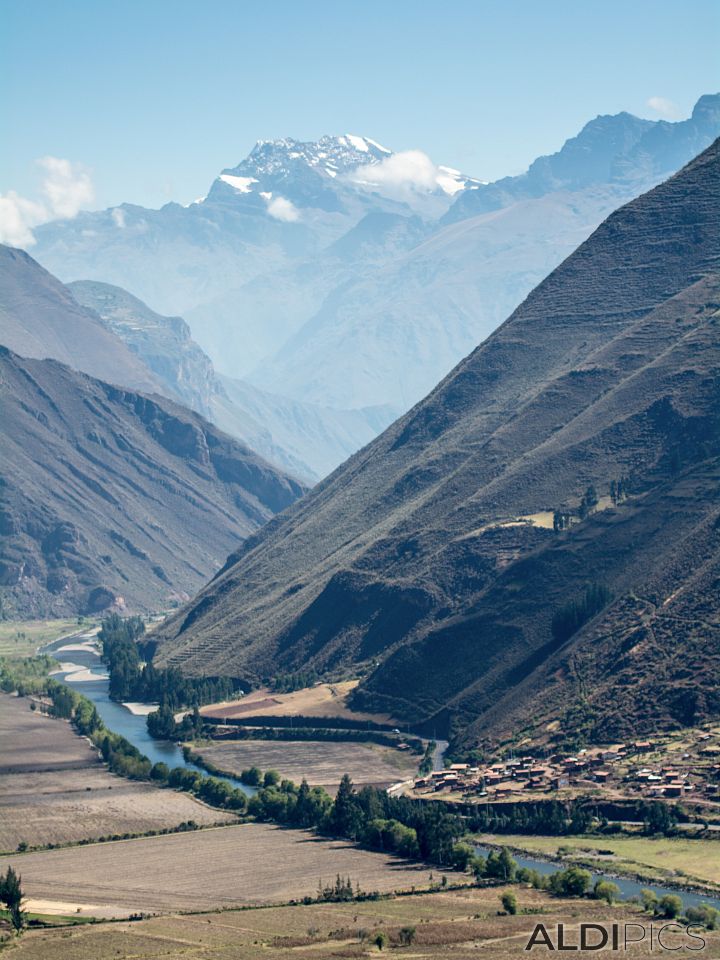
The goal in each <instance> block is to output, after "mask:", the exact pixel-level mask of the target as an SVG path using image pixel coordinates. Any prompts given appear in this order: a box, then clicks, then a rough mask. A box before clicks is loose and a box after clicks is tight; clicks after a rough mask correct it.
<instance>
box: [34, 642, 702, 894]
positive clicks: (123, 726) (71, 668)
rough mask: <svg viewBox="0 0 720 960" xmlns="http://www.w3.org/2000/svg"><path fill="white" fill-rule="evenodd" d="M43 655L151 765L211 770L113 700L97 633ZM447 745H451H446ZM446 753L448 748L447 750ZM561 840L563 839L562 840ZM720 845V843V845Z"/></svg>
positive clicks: (637, 885) (524, 859)
mask: <svg viewBox="0 0 720 960" xmlns="http://www.w3.org/2000/svg"><path fill="white" fill-rule="evenodd" d="M40 652H41V653H47V654H48V655H49V656H51V657H54V658H55V659H56V660H57V661H58V662H59V663H60V664H61V665H62V666H63V667H64V668H65V669H63V670H62V671H61V672H60V673H56V674H54V676H55V678H56V679H58V680H61V681H62V682H63V683H66V684H67V685H68V686H69V687H71V688H74V689H76V690H78V692H80V693H82V694H83V695H84V696H86V697H87V698H88V700H92V702H93V703H94V704H95V706H96V708H97V711H98V713H99V714H100V716H101V717H102V721H103V723H104V724H105V726H106V727H107V728H108V730H112V731H113V732H114V733H119V734H121V735H122V736H123V737H125V739H126V740H128V741H129V742H130V743H132V744H133V746H135V747H137V749H138V750H139V751H140V752H141V753H144V754H145V756H146V757H147V758H148V759H149V760H150V761H151V762H152V763H166V764H167V765H168V766H169V767H170V769H172V768H173V767H185V768H186V769H188V770H194V771H196V772H197V773H200V774H203V775H205V774H206V771H205V770H202V769H201V768H200V767H198V766H197V765H196V764H194V763H191V762H188V761H187V760H186V759H185V757H184V756H183V752H182V750H181V748H180V747H179V746H178V745H177V743H173V742H172V741H169V740H156V739H155V738H154V737H151V736H150V734H149V733H148V729H147V724H146V722H145V716H144V715H139V714H135V713H132V712H131V711H130V710H128V708H127V707H125V706H123V705H122V704H121V703H116V702H115V701H114V700H111V699H110V696H109V693H108V688H109V685H110V681H109V678H108V674H107V671H106V669H105V665H104V664H103V662H102V660H101V659H100V655H99V653H98V651H97V648H96V646H95V636H94V634H92V633H86V634H80V635H76V636H74V637H72V638H69V637H63V638H62V639H60V640H55V641H53V643H50V644H48V645H47V646H45V647H43V648H42V650H41V651H40ZM444 746H447V745H446V744H444ZM443 752H444V751H443ZM220 779H223V780H225V781H226V782H227V783H229V784H231V786H233V787H237V788H238V789H240V790H242V791H243V792H244V793H246V794H248V795H251V794H253V793H254V792H255V791H254V789H253V788H252V787H247V786H245V784H243V783H241V782H240V781H239V780H237V779H235V778H234V777H221V778H220ZM561 839H562V838H558V841H559V842H561ZM718 846H719V847H720V843H718ZM475 849H476V850H477V852H478V853H481V854H482V855H483V856H485V857H486V856H487V855H488V853H489V852H490V850H489V848H487V847H481V846H480V847H476V848H475ZM513 856H514V859H515V860H516V861H517V864H518V866H520V867H527V868H528V869H530V870H537V872H538V873H540V874H549V873H554V872H555V871H556V870H558V869H561V868H562V865H561V864H558V863H555V862H551V861H547V860H539V859H537V858H535V857H532V856H528V855H526V854H513ZM597 880H611V881H612V882H613V883H616V884H617V885H618V887H619V889H620V893H621V894H622V896H623V898H625V899H627V898H629V897H636V896H638V895H639V893H640V891H641V890H642V889H644V888H645V887H650V888H652V889H653V890H654V891H655V893H656V894H657V895H658V896H659V897H662V896H664V895H665V894H667V893H672V894H677V895H678V896H679V897H681V898H682V901H683V903H684V904H685V906H686V907H690V906H697V905H698V904H700V903H708V904H710V905H711V906H713V907H715V908H716V909H718V910H720V899H719V898H717V897H704V896H702V895H700V894H698V893H694V892H690V891H687V890H683V889H681V888H678V887H672V886H667V885H663V886H660V885H658V884H654V883H647V882H640V881H637V880H632V879H629V878H626V877H616V876H613V875H612V874H605V873H596V872H592V882H593V884H594V883H595V882H596V881H597Z"/></svg>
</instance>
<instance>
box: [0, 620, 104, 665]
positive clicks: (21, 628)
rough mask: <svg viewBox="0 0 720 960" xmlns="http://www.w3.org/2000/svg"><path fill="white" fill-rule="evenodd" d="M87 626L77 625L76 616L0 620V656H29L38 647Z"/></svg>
mask: <svg viewBox="0 0 720 960" xmlns="http://www.w3.org/2000/svg"><path fill="white" fill-rule="evenodd" d="M87 628H88V627H87V625H85V626H82V625H78V622H77V619H76V618H73V619H68V620H13V621H6V622H0V657H31V656H32V655H33V654H34V653H35V651H36V650H37V648H38V647H42V646H44V645H45V644H46V643H50V642H51V641H53V640H57V639H58V637H62V636H63V635H65V634H68V635H70V634H73V633H77V631H78V630H81V629H87Z"/></svg>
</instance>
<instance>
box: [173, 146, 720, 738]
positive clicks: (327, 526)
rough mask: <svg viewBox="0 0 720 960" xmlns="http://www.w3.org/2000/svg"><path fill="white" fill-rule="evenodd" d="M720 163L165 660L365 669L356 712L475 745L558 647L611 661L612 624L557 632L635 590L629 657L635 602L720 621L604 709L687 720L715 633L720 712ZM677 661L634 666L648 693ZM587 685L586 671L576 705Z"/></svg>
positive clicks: (404, 426)
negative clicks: (607, 497)
mask: <svg viewBox="0 0 720 960" xmlns="http://www.w3.org/2000/svg"><path fill="white" fill-rule="evenodd" d="M719 173H720V143H719V142H716V143H715V144H713V145H712V147H710V148H709V149H708V150H706V151H705V152H704V153H703V154H702V155H701V156H700V157H698V158H697V159H696V160H694V161H693V162H691V163H690V164H689V165H688V166H687V167H686V168H684V169H683V170H682V171H681V172H680V173H679V174H678V175H676V176H675V177H673V178H672V179H670V180H669V181H667V182H666V183H664V184H662V185H660V186H659V187H657V188H656V189H654V190H652V191H651V192H649V193H647V194H645V195H643V196H642V197H640V198H639V199H637V200H635V201H633V202H631V203H629V204H628V205H626V206H625V207H623V208H622V209H620V210H619V211H617V212H616V213H615V214H613V215H612V216H610V217H609V218H608V220H607V221H606V222H605V223H603V224H602V225H601V226H600V227H599V228H598V229H597V230H596V231H595V233H594V234H593V235H592V236H591V237H590V239H589V240H587V241H586V242H585V243H584V244H582V246H581V247H580V248H579V249H578V250H577V251H576V252H575V253H574V254H573V255H572V256H571V257H569V258H568V259H567V260H566V261H565V262H564V263H563V264H562V265H561V266H560V267H558V268H557V269H556V270H555V271H554V272H553V273H552V274H551V275H550V276H549V277H548V278H547V280H545V281H544V282H543V283H542V284H540V286H539V287H537V288H536V290H535V291H534V292H533V293H532V294H531V295H530V296H529V297H528V298H527V300H526V301H525V302H524V303H523V304H522V305H521V306H520V307H519V308H518V309H517V310H516V311H515V313H514V314H513V315H512V316H511V317H510V319H509V320H508V321H507V322H506V323H505V324H503V326H502V327H500V329H499V330H497V331H496V332H495V333H494V334H493V335H492V336H491V337H489V338H488V340H487V341H485V343H483V344H482V345H481V346H480V347H478V348H477V349H476V350H475V351H474V352H473V353H472V354H471V355H470V356H469V357H467V358H466V359H465V360H464V361H463V362H462V363H461V364H460V365H459V366H458V367H457V368H456V369H455V370H454V371H453V372H452V373H451V374H450V375H449V376H448V377H447V378H446V379H445V380H444V381H443V382H442V383H441V384H440V385H439V386H438V387H437V388H436V389H435V390H434V391H433V392H432V393H431V394H430V395H429V396H428V397H427V398H426V399H425V400H424V401H423V402H421V403H420V404H419V405H418V406H417V407H416V408H415V409H413V410H412V411H410V413H408V414H407V415H406V416H405V417H403V418H402V419H401V420H399V421H398V422H397V423H395V424H393V426H391V427H390V428H389V429H388V430H387V431H386V432H385V433H384V434H382V436H381V437H379V438H378V439H377V440H376V441H374V442H373V443H372V444H370V446H368V447H367V448H365V449H364V450H362V451H361V452H360V453H358V454H356V455H355V456H354V457H353V458H351V459H350V460H349V461H348V462H347V463H346V464H345V465H344V466H343V467H341V468H340V469H339V470H337V471H336V472H335V473H334V474H333V475H332V476H331V477H330V478H329V479H328V480H327V481H326V482H325V483H323V484H321V485H319V486H318V487H317V488H316V489H315V490H314V491H313V492H312V493H311V494H310V495H308V496H307V497H305V498H304V499H303V500H302V501H300V502H299V503H298V504H297V505H296V506H295V507H294V508H292V509H291V510H290V511H289V512H288V513H286V514H285V515H284V516H282V517H279V518H276V519H275V520H273V521H272V522H271V523H270V524H268V526H267V527H266V528H264V530H263V531H261V532H260V533H259V534H258V535H256V536H254V537H252V538H250V539H249V540H248V541H246V542H245V544H244V545H243V547H242V548H241V549H240V550H239V551H238V553H237V554H236V555H235V556H234V557H231V558H230V560H229V561H228V563H227V564H226V567H225V569H224V571H223V572H222V573H221V574H220V575H219V576H218V577H216V578H215V579H214V580H213V581H212V582H211V583H210V584H209V585H208V586H207V587H206V588H205V590H204V591H202V592H201V594H200V595H199V596H198V597H197V598H196V600H195V601H193V603H192V604H191V605H190V606H189V607H188V608H186V609H185V610H183V611H181V612H180V613H179V614H177V615H176V616H174V617H173V618H172V619H171V620H170V621H169V622H168V623H167V624H166V625H165V626H164V627H163V629H162V631H161V638H162V639H163V641H164V642H163V646H162V647H161V648H160V658H161V660H162V662H164V663H175V664H178V665H181V666H182V668H183V669H184V670H186V671H188V672H190V673H197V672H203V671H206V670H211V671H212V672H221V671H226V672H234V673H238V672H244V673H246V674H247V675H249V676H254V677H258V676H267V675H271V674H274V673H276V672H278V671H282V672H287V671H291V670H294V669H298V668H300V667H303V668H309V667H313V668H315V669H319V670H325V671H333V670H336V669H340V668H343V669H345V668H346V667H347V665H348V664H354V665H355V669H360V670H361V671H364V672H366V673H367V674H368V676H367V679H366V680H365V681H364V683H363V684H362V686H361V689H360V692H359V694H358V697H357V703H358V704H362V705H364V706H368V705H371V706H380V705H381V706H382V708H383V709H386V710H390V711H391V712H393V713H394V714H395V715H396V716H398V717H401V718H403V719H406V720H409V721H412V722H414V723H416V724H422V723H424V724H425V726H426V728H427V729H429V730H431V731H432V730H433V729H436V730H437V731H438V732H440V731H450V732H453V733H456V734H457V732H458V731H460V730H462V731H463V736H465V737H467V738H469V739H471V740H477V739H478V738H479V737H481V736H483V735H486V734H487V733H494V734H497V733H498V731H500V732H501V731H502V728H503V724H506V723H507V722H508V717H510V715H511V714H512V711H515V714H517V713H518V712H520V713H522V711H525V716H526V719H527V718H531V719H532V718H534V719H537V718H538V717H539V716H541V715H542V711H543V709H546V708H545V706H544V701H543V699H542V698H540V700H538V699H537V697H536V696H534V695H535V694H537V691H538V690H540V689H542V683H541V680H540V679H538V678H541V677H543V676H544V677H547V675H548V671H550V672H551V666H552V664H553V663H554V661H553V660H552V658H553V657H563V656H569V654H568V650H570V649H572V651H573V655H574V651H575V650H577V652H578V653H577V655H578V657H580V658H582V657H583V656H584V657H585V658H586V661H587V660H588V658H590V659H592V657H593V650H592V649H591V648H590V649H589V648H588V647H587V640H588V637H589V636H590V635H591V633H592V628H593V624H594V622H597V621H593V622H591V623H590V625H589V626H588V627H586V628H585V629H581V630H580V631H579V632H577V633H576V634H575V636H573V637H572V638H571V639H570V640H568V638H567V637H561V638H560V639H558V638H557V637H556V636H554V634H553V629H552V626H551V625H552V620H553V617H554V615H555V614H556V613H557V612H558V610H561V609H562V607H563V605H564V604H566V603H567V602H568V601H577V602H578V605H580V604H579V602H580V601H581V600H582V597H583V595H584V590H585V586H586V584H587V583H588V582H590V583H593V582H598V583H600V584H603V585H605V586H606V588H607V589H608V590H609V591H610V592H611V594H612V595H613V596H614V597H615V599H614V601H613V602H612V603H611V604H610V605H609V606H608V607H607V610H606V612H605V614H604V617H607V618H610V619H608V620H605V621H604V622H605V623H607V624H608V633H607V635H606V636H605V638H604V643H605V644H606V646H607V647H608V648H615V649H616V648H617V647H618V646H620V648H622V644H623V643H625V639H626V637H627V635H628V634H629V633H630V632H631V631H632V630H633V629H637V630H639V631H642V630H644V629H645V628H646V627H647V623H648V618H647V617H646V616H645V608H644V607H643V612H642V615H641V612H640V611H639V610H635V612H634V613H633V611H632V609H631V608H632V604H633V603H636V601H635V600H632V598H633V597H636V598H637V597H642V598H644V599H645V600H646V601H649V602H651V603H653V604H655V605H662V604H668V603H673V602H675V600H674V597H681V598H682V599H681V600H680V602H679V606H680V608H681V609H682V610H684V611H688V610H692V609H695V610H696V611H701V613H702V623H704V624H706V626H702V627H701V626H700V621H693V622H692V623H690V624H688V626H687V627H686V628H683V636H684V635H685V634H687V636H688V642H687V643H683V644H682V645H681V647H680V649H679V650H678V651H677V652H676V653H675V654H674V655H673V657H672V658H670V659H668V657H667V651H665V660H664V671H665V672H664V679H665V680H666V684H665V686H664V687H662V689H660V690H658V691H656V697H655V698H654V699H653V700H652V703H651V704H648V702H647V701H644V702H643V703H642V704H641V703H638V704H636V705H635V706H633V704H632V703H631V702H630V698H629V697H628V695H627V694H624V695H623V694H622V693H621V689H622V687H621V684H622V681H623V675H622V674H621V673H619V674H618V675H617V676H616V677H614V678H613V677H610V678H609V679H608V677H607V675H606V676H605V678H604V681H603V687H604V690H603V696H604V701H603V702H604V703H605V704H606V705H609V707H610V708H611V706H612V704H613V703H620V702H622V703H623V706H624V707H625V708H626V709H627V710H629V711H630V713H629V714H628V715H627V722H629V723H632V722H637V723H638V724H639V725H641V724H642V723H650V722H654V721H656V720H658V718H659V717H660V715H661V714H663V713H664V714H665V715H669V714H671V713H672V710H671V705H670V704H669V701H668V697H670V696H671V695H672V696H673V697H674V696H676V692H675V693H673V692H672V691H673V690H675V691H676V685H677V684H678V683H679V678H680V676H681V675H682V676H683V677H685V676H686V673H685V670H686V667H685V665H684V663H683V657H684V656H685V655H686V654H688V653H690V652H691V651H693V650H694V651H695V652H697V650H698V649H699V648H698V631H699V632H700V635H702V637H703V638H704V642H705V645H706V649H705V654H704V655H705V664H706V668H704V669H703V670H700V671H699V672H698V674H697V675H696V676H694V682H695V684H696V686H697V691H698V695H697V697H696V701H697V703H698V704H699V706H698V711H697V712H698V715H702V714H703V713H705V712H708V711H715V709H716V706H717V704H716V703H715V702H714V701H713V700H712V694H711V690H710V685H709V684H708V682H707V681H708V677H709V676H711V671H712V669H713V668H714V666H715V664H716V662H717V657H718V652H719V651H718V636H717V623H718V618H719V617H720V609H718V602H719V601H718V596H720V594H719V593H718V591H717V589H714V590H711V589H710V586H711V585H712V584H713V583H715V580H714V577H715V575H716V570H717V567H716V566H713V564H716V559H713V557H715V558H716V557H717V549H718V544H717V537H718V528H719V527H720V524H719V523H718V519H717V518H718V507H717V490H718V488H717V469H718V463H717V460H718V456H719V455H720V419H719V418H720V399H719V398H720V391H718V383H719V376H720V369H719V367H720V349H719V338H718V306H719V304H718V297H719V290H718V272H719V268H720V264H719V259H720V248H719V246H718V242H717V240H718V234H717V224H718V219H719V217H720V191H719V190H718V176H719ZM619 478H625V480H624V486H625V488H626V489H627V490H629V491H630V492H631V495H630V497H628V498H627V499H623V500H622V502H620V503H619V504H618V505H617V507H615V508H610V509H603V510H601V511H599V512H597V513H594V514H592V515H591V516H590V517H589V518H587V519H585V520H582V521H580V522H578V523H577V524H574V525H573V526H572V527H571V528H570V529H569V530H567V531H564V532H555V531H553V530H552V524H550V529H547V528H546V527H545V526H543V525H542V524H538V523H536V522H534V520H533V519H530V518H534V519H535V520H542V519H543V515H542V512H543V511H548V510H550V511H552V510H553V509H555V508H557V509H559V510H561V511H562V512H564V513H568V512H574V513H576V514H577V513H578V510H579V502H580V498H581V496H582V495H583V493H584V492H585V491H586V489H587V488H588V487H589V486H590V485H594V486H595V487H596V488H597V490H598V492H599V493H601V494H606V493H607V491H608V489H609V485H610V482H611V481H613V480H616V479H619ZM600 505H601V506H602V507H605V506H606V505H607V501H601V504H600ZM582 512H584V511H581V513H582ZM538 514H540V516H537V515H538ZM550 517H552V513H551V514H550ZM602 595H603V596H604V594H602ZM603 602H604V601H603ZM638 603H639V601H638ZM699 615H700V614H699V613H698V612H696V613H695V614H694V616H699ZM681 616H682V614H681ZM613 618H614V619H613ZM613 624H615V625H614V626H613ZM568 644H569V646H568ZM616 652H617V649H616ZM627 652H628V648H625V653H627ZM656 654H657V657H656ZM658 657H660V658H661V659H662V655H661V654H660V653H659V652H658V651H656V650H654V649H653V650H652V651H651V652H649V653H646V654H645V656H643V657H637V658H636V662H635V669H636V671H637V675H638V677H642V680H643V682H646V683H648V684H649V683H651V681H652V675H653V671H654V670H655V666H656V659H657V658H658ZM571 659H572V658H571ZM697 659H698V658H697V656H695V653H693V657H692V660H693V662H695V661H697ZM612 662H613V663H615V664H617V663H618V661H617V659H616V660H614V661H612ZM586 669H587V673H588V674H590V673H591V672H592V671H591V670H590V668H589V667H587V662H586ZM594 669H595V671H596V672H599V666H598V664H597V663H596V664H595V665H594ZM543 671H545V673H544V674H543ZM555 679H556V683H557V684H561V679H559V678H557V677H556V678H555ZM575 682H576V680H575V675H574V674H573V673H572V669H571V668H568V667H565V672H564V682H563V683H562V690H561V692H560V694H559V695H558V699H559V701H562V702H564V703H565V705H567V704H568V702H569V700H570V699H571V698H572V697H573V696H575V695H576V694H577V688H576V686H574V685H573V684H575ZM703 691H706V692H707V695H706V696H704V698H703V695H702V694H703ZM623 696H624V699H623ZM503 704H505V707H503ZM508 705H509V706H508ZM510 708H512V709H510ZM646 708H647V709H646ZM493 710H495V711H496V712H495V713H493Z"/></svg>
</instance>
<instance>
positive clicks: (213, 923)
mask: <svg viewBox="0 0 720 960" xmlns="http://www.w3.org/2000/svg"><path fill="white" fill-rule="evenodd" d="M512 889H513V892H515V893H516V895H517V898H518V905H519V908H520V913H519V915H517V916H506V915H498V913H499V908H500V896H501V895H502V893H503V892H504V888H498V887H493V888H485V889H479V888H477V887H475V888H466V889H463V890H448V891H442V892H436V893H432V894H420V895H415V896H406V897H398V898H394V899H390V900H379V901H372V902H366V903H326V904H310V905H308V906H283V907H271V908H269V909H260V910H243V911H223V912H220V913H212V914H202V915H192V914H190V915H183V916H164V917H156V918H152V919H148V920H142V921H139V922H134V923H112V924H107V923H102V924H97V925H95V924H93V925H89V926H78V927H73V928H71V929H57V930H37V931H31V932H28V933H26V934H25V935H24V936H23V938H22V939H21V940H19V941H17V942H16V943H15V944H14V945H13V946H12V947H11V948H10V950H9V952H8V957H11V958H13V960H15V958H16V960H131V958H132V960H137V958H143V960H155V958H161V957H162V958H163V960H261V958H262V960H291V958H298V960H303V958H312V960H322V958H326V957H327V958H330V957H333V958H336V957H343V958H353V957H368V956H378V948H377V946H375V945H374V944H373V942H372V941H373V940H374V938H375V936H376V935H377V934H378V933H383V934H385V936H386V937H387V938H388V939H387V947H388V951H387V952H388V953H391V954H392V955H397V956H399V957H403V956H404V957H412V960H471V958H472V960H476V958H478V957H480V958H488V960H512V958H519V957H523V956H527V953H526V951H525V946H526V944H527V943H528V940H529V938H530V936H531V934H532V932H533V930H534V929H535V926H536V924H537V923H538V922H539V921H541V922H543V923H544V924H545V925H546V926H547V928H548V929H549V931H550V933H551V935H552V936H553V937H556V927H557V924H558V923H564V924H565V925H566V934H567V940H568V941H569V942H570V943H575V944H576V943H577V942H578V926H579V924H580V923H581V922H588V923H598V924H602V925H604V926H606V927H607V926H609V924H611V923H613V922H617V923H620V924H623V923H624V922H629V923H630V922H632V923H635V924H637V923H643V924H644V925H645V927H646V928H647V929H648V930H649V926H650V920H649V919H648V918H647V916H646V915H640V914H639V913H638V910H637V908H636V907H628V906H622V905H617V906H613V907H609V906H607V905H606V904H604V903H601V902H598V901H589V900H588V901H578V900H561V899H555V898H551V897H549V896H548V895H547V894H545V893H540V892H538V891H535V890H531V889H524V888H522V889H518V888H512ZM403 929H405V931H411V933H409V934H408V933H407V932H406V937H407V936H408V935H409V936H410V937H411V939H412V943H411V945H408V946H405V947H400V946H399V944H400V939H401V931H402V930H403ZM633 929H634V936H635V937H636V938H637V937H638V935H639V931H638V927H637V926H635V927H634V928H633ZM656 929H657V922H656ZM647 936H648V937H649V932H648V933H647ZM705 936H706V938H707V945H706V948H705V951H703V952H702V953H700V954H699V956H706V957H708V958H710V957H717V956H720V933H717V932H715V933H709V934H706V935H705ZM677 943H678V940H677V939H676V940H675V941H673V942H672V943H670V945H671V946H675V945H676V944H677ZM696 946H697V945H696ZM383 953H384V951H383ZM535 953H536V955H539V956H546V955H548V951H547V950H546V949H545V947H543V946H540V947H538V948H537V949H536V950H535ZM380 955H381V956H382V955H383V954H380ZM572 955H573V956H574V957H578V958H583V957H597V956H598V953H597V951H596V950H594V951H586V950H582V951H577V950H576V951H575V952H573V954H572ZM601 955H602V954H601ZM622 955H623V956H624V957H626V958H627V960H635V958H640V957H647V956H649V955H650V953H649V950H648V944H647V942H646V943H642V944H640V943H638V944H635V945H631V946H630V947H629V948H628V949H627V950H626V951H624V952H623V954H622ZM681 955H683V956H684V955H685V954H684V953H682V954H681Z"/></svg>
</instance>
